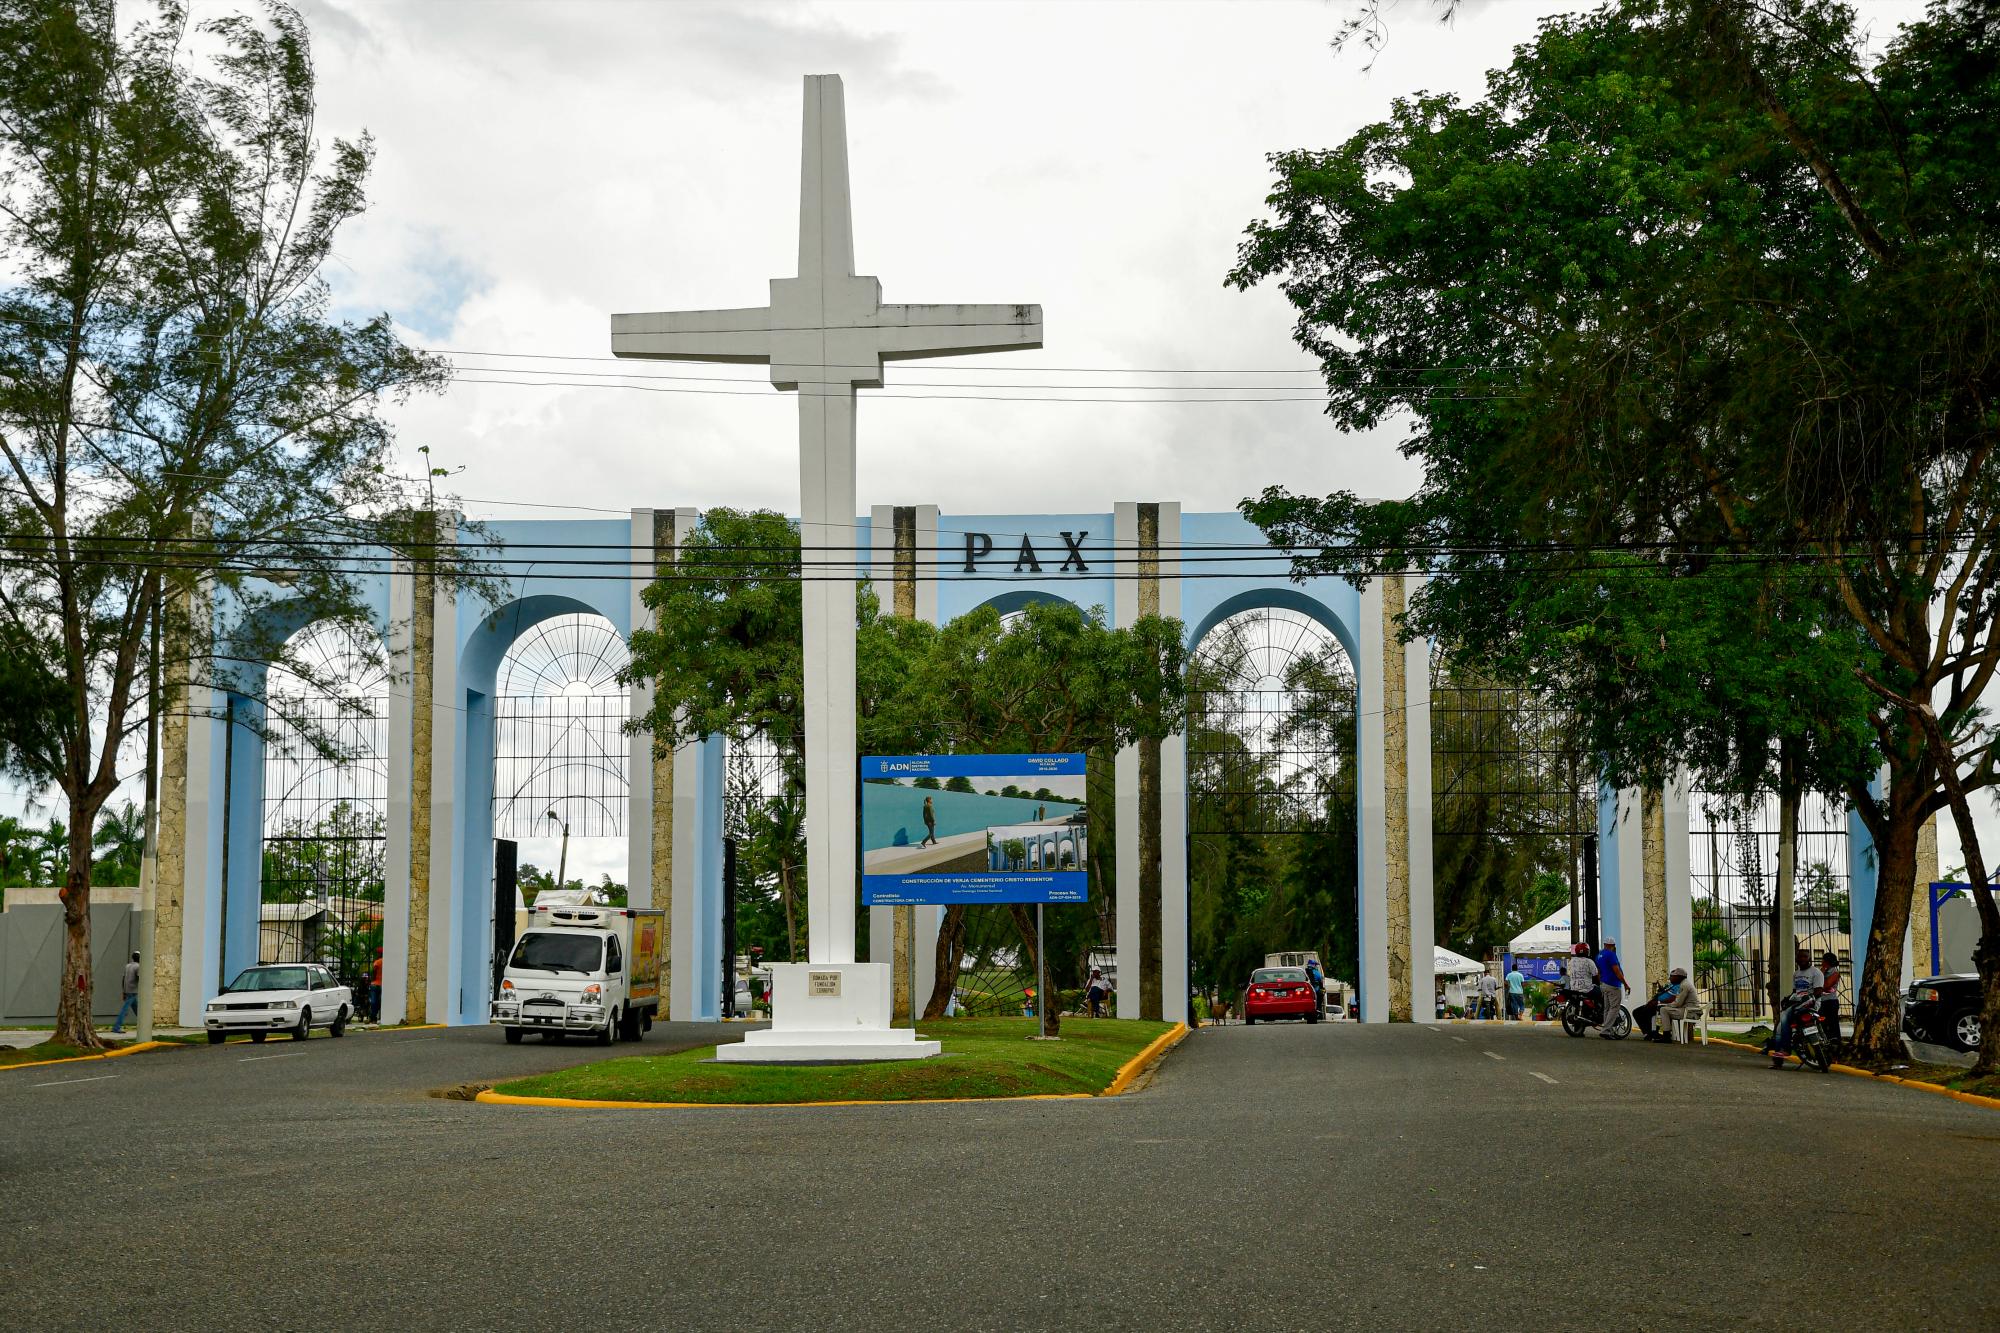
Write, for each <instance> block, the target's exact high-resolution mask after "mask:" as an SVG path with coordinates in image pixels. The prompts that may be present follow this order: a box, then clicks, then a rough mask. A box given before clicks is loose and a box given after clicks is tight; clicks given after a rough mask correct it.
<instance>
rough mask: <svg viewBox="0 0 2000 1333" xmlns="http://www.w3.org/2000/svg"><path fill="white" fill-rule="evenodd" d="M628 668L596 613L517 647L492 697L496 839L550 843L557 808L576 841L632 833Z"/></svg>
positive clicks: (560, 619) (541, 627) (541, 631)
mask: <svg viewBox="0 0 2000 1333" xmlns="http://www.w3.org/2000/svg"><path fill="white" fill-rule="evenodd" d="M627 660H628V654H627V652H626V647H625V641H624V639H622V638H621V637H620V636H619V634H618V631H617V630H616V629H614V628H612V625H611V622H610V621H608V620H606V619H604V618H603V617H602V616H593V615H570V616H555V617H552V618H551V619H548V620H544V621H542V622H541V623H539V624H537V625H536V626H534V628H532V629H530V630H529V631H528V632H527V633H526V634H523V635H522V636H521V638H520V640H519V641H518V642H516V643H515V644H514V646H513V647H512V648H510V649H508V651H507V656H506V657H505V659H503V660H502V662H501V664H500V673H499V679H498V682H497V684H496V687H495V690H494V699H493V833H494V836H495V837H499V838H540V837H547V836H548V835H549V832H550V829H551V827H552V825H551V823H550V821H549V819H548V812H549V811H551V810H553V811H554V812H555V813H556V816H557V817H558V818H559V819H560V820H562V821H563V822H564V823H565V824H567V825H568V826H569V832H570V836H571V837H573V838H616V837H622V836H623V835H624V833H625V812H626V795H627V793H628V791H629V790H630V777H629V775H628V774H627V772H626V766H627V756H628V752H629V745H630V741H629V738H628V737H627V736H626V735H625V721H626V719H627V717H628V716H630V712H631V707H630V701H629V699H628V697H627V694H626V690H625V687H624V686H623V685H621V684H619V683H618V673H619V671H620V670H622V669H623V668H624V666H625V663H626V661H627Z"/></svg>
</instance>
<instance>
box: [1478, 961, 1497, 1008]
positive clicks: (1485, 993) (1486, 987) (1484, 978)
mask: <svg viewBox="0 0 2000 1333" xmlns="http://www.w3.org/2000/svg"><path fill="white" fill-rule="evenodd" d="M1499 1001H1500V983H1499V982H1497V981H1495V980H1494V979H1493V974H1492V973H1491V972H1486V973H1482V974H1481V975H1480V978H1479V1016H1480V1017H1481V1018H1497V1017H1499V1013H1500V1003H1499Z"/></svg>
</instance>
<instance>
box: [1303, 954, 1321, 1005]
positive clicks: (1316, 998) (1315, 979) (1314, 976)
mask: <svg viewBox="0 0 2000 1333" xmlns="http://www.w3.org/2000/svg"><path fill="white" fill-rule="evenodd" d="M1306 980H1307V981H1310V982H1311V983H1312V988H1313V1002H1314V1003H1315V1004H1317V1005H1318V1006H1319V1011H1320V1012H1321V1013H1325V1012H1326V972H1325V970H1324V969H1322V968H1321V967H1320V965H1319V959H1318V958H1307V959H1306Z"/></svg>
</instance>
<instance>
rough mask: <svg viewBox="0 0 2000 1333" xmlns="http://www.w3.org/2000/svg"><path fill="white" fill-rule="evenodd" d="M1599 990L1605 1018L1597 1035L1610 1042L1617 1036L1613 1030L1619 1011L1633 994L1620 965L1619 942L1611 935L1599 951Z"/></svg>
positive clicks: (1606, 938) (1605, 938)
mask: <svg viewBox="0 0 2000 1333" xmlns="http://www.w3.org/2000/svg"><path fill="white" fill-rule="evenodd" d="M1597 989H1598V991H1599V993H1600V994H1601V996H1602V998H1603V1001H1604V1016H1603V1020H1602V1021H1601V1022H1599V1023H1598V1025H1597V1035H1598V1036H1600V1037H1603V1038H1604V1039H1605V1040H1607V1041H1609V1040H1611V1039H1612V1038H1613V1037H1615V1036H1616V1034H1615V1033H1613V1032H1612V1031H1611V1028H1612V1025H1613V1024H1614V1022H1615V1021H1616V1020H1617V1017H1618V1011H1619V1010H1620V1009H1622V1008H1623V1007H1624V1005H1625V997H1626V996H1627V995H1630V994H1631V993H1632V987H1631V985H1630V983H1628V982H1627V981H1626V980H1625V969H1624V968H1622V967H1620V966H1619V965H1618V941H1617V940H1614V939H1612V938H1611V937H1610V936H1609V935H1607V936H1605V937H1604V947H1603V948H1601V949H1599V950H1598V951H1597Z"/></svg>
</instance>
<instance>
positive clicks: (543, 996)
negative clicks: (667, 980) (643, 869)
mask: <svg viewBox="0 0 2000 1333" xmlns="http://www.w3.org/2000/svg"><path fill="white" fill-rule="evenodd" d="M666 933H667V914H666V913H665V912H664V911H661V910H659V909H657V908H639V907H591V906H581V905H573V904H568V903H559V904H556V905H555V906H543V907H536V908H533V909H532V910H530V911H529V913H528V925H527V929H526V930H524V931H522V932H521V938H520V939H519V940H518V941H516V942H515V945H514V951H513V952H512V953H511V954H509V955H508V956H507V966H506V968H505V969H504V970H503V971H502V973H501V976H500V993H499V995H497V996H495V997H494V1000H493V1013H492V1023H493V1025H494V1026H496V1027H498V1028H500V1029H501V1031H502V1032H503V1033H505V1035H506V1037H507V1040H508V1041H509V1042H510V1043H514V1042H519V1041H520V1040H521V1039H522V1038H523V1037H525V1036H526V1035H527V1034H528V1033H530V1032H540V1033H542V1034H543V1036H544V1038H545V1039H546V1040H549V1041H556V1040H560V1039H561V1038H563V1037H565V1036H568V1035H569V1034H571V1033H575V1034H577V1035H580V1036H589V1037H591V1038H593V1039H594V1040H596V1041H597V1043H598V1044H599V1045H603V1046H609V1045H610V1044H611V1043H612V1042H614V1041H617V1040H618V1039H619V1038H620V1037H623V1038H624V1039H625V1040H626V1041H638V1040H640V1039H641V1037H643V1036H644V1035H645V1032H646V1030H647V1029H648V1028H651V1027H652V1026H653V1019H654V1018H655V1017H657V1016H658V1015H659V1012H660V961H661V958H660V956H661V952H662V948H663V946H664V944H665V942H666Z"/></svg>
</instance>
